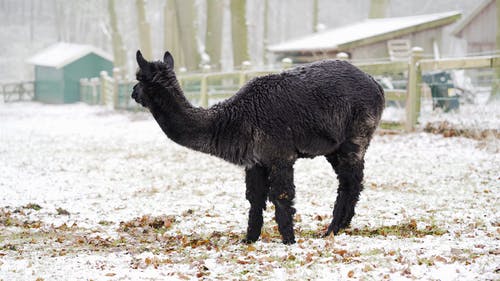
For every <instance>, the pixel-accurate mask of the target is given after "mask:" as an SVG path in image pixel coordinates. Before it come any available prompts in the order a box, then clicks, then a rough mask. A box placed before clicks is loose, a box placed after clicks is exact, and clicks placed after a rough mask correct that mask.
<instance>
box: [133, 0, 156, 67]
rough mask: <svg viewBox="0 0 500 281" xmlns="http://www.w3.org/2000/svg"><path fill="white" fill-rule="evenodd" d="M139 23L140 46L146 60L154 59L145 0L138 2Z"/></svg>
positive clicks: (137, 0) (138, 0)
mask: <svg viewBox="0 0 500 281" xmlns="http://www.w3.org/2000/svg"><path fill="white" fill-rule="evenodd" d="M135 4H136V7H137V21H138V25H139V28H138V29H139V46H140V48H141V52H142V54H143V55H144V57H145V58H146V59H149V60H151V59H153V51H152V48H151V27H150V26H149V23H148V22H147V20H146V3H145V2H144V0H136V2H135Z"/></svg>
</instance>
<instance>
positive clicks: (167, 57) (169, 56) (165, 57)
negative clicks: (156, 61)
mask: <svg viewBox="0 0 500 281" xmlns="http://www.w3.org/2000/svg"><path fill="white" fill-rule="evenodd" d="M163 62H164V63H165V64H166V65H168V67H170V68H172V69H173V68H174V57H172V54H170V52H169V51H166V52H165V55H163Z"/></svg>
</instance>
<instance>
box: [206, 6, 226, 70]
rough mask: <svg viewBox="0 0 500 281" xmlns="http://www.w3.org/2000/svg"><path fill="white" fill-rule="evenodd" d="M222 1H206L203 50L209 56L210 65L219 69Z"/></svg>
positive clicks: (222, 13)
mask: <svg viewBox="0 0 500 281" xmlns="http://www.w3.org/2000/svg"><path fill="white" fill-rule="evenodd" d="M223 15H224V2H223V1H222V0H211V1H207V34H206V38H205V47H206V49H205V51H206V52H207V54H208V55H209V57H210V65H211V66H212V68H214V69H220V66H221V50H222V20H223V18H224V16H223Z"/></svg>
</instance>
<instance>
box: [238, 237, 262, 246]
mask: <svg viewBox="0 0 500 281" xmlns="http://www.w3.org/2000/svg"><path fill="white" fill-rule="evenodd" d="M257 240H259V238H258V237H257V238H255V239H253V238H248V237H247V238H244V239H243V240H241V243H243V244H252V243H255V242H256V241H257Z"/></svg>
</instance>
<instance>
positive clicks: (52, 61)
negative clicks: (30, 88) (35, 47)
mask: <svg viewBox="0 0 500 281" xmlns="http://www.w3.org/2000/svg"><path fill="white" fill-rule="evenodd" d="M27 62H28V63H30V64H33V65H34V66H35V100H37V101H41V102H45V103H73V102H77V101H80V79H81V78H85V77H97V76H99V73H100V72H101V71H103V70H105V71H107V72H108V73H111V71H112V70H113V59H112V56H111V55H109V54H107V53H105V52H103V51H102V50H99V49H97V48H95V47H93V46H89V45H80V44H72V43H57V44H54V45H52V46H50V47H48V48H47V49H45V50H42V51H40V52H39V53H37V54H35V55H34V56H32V57H31V58H29V59H28V60H27Z"/></svg>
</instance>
